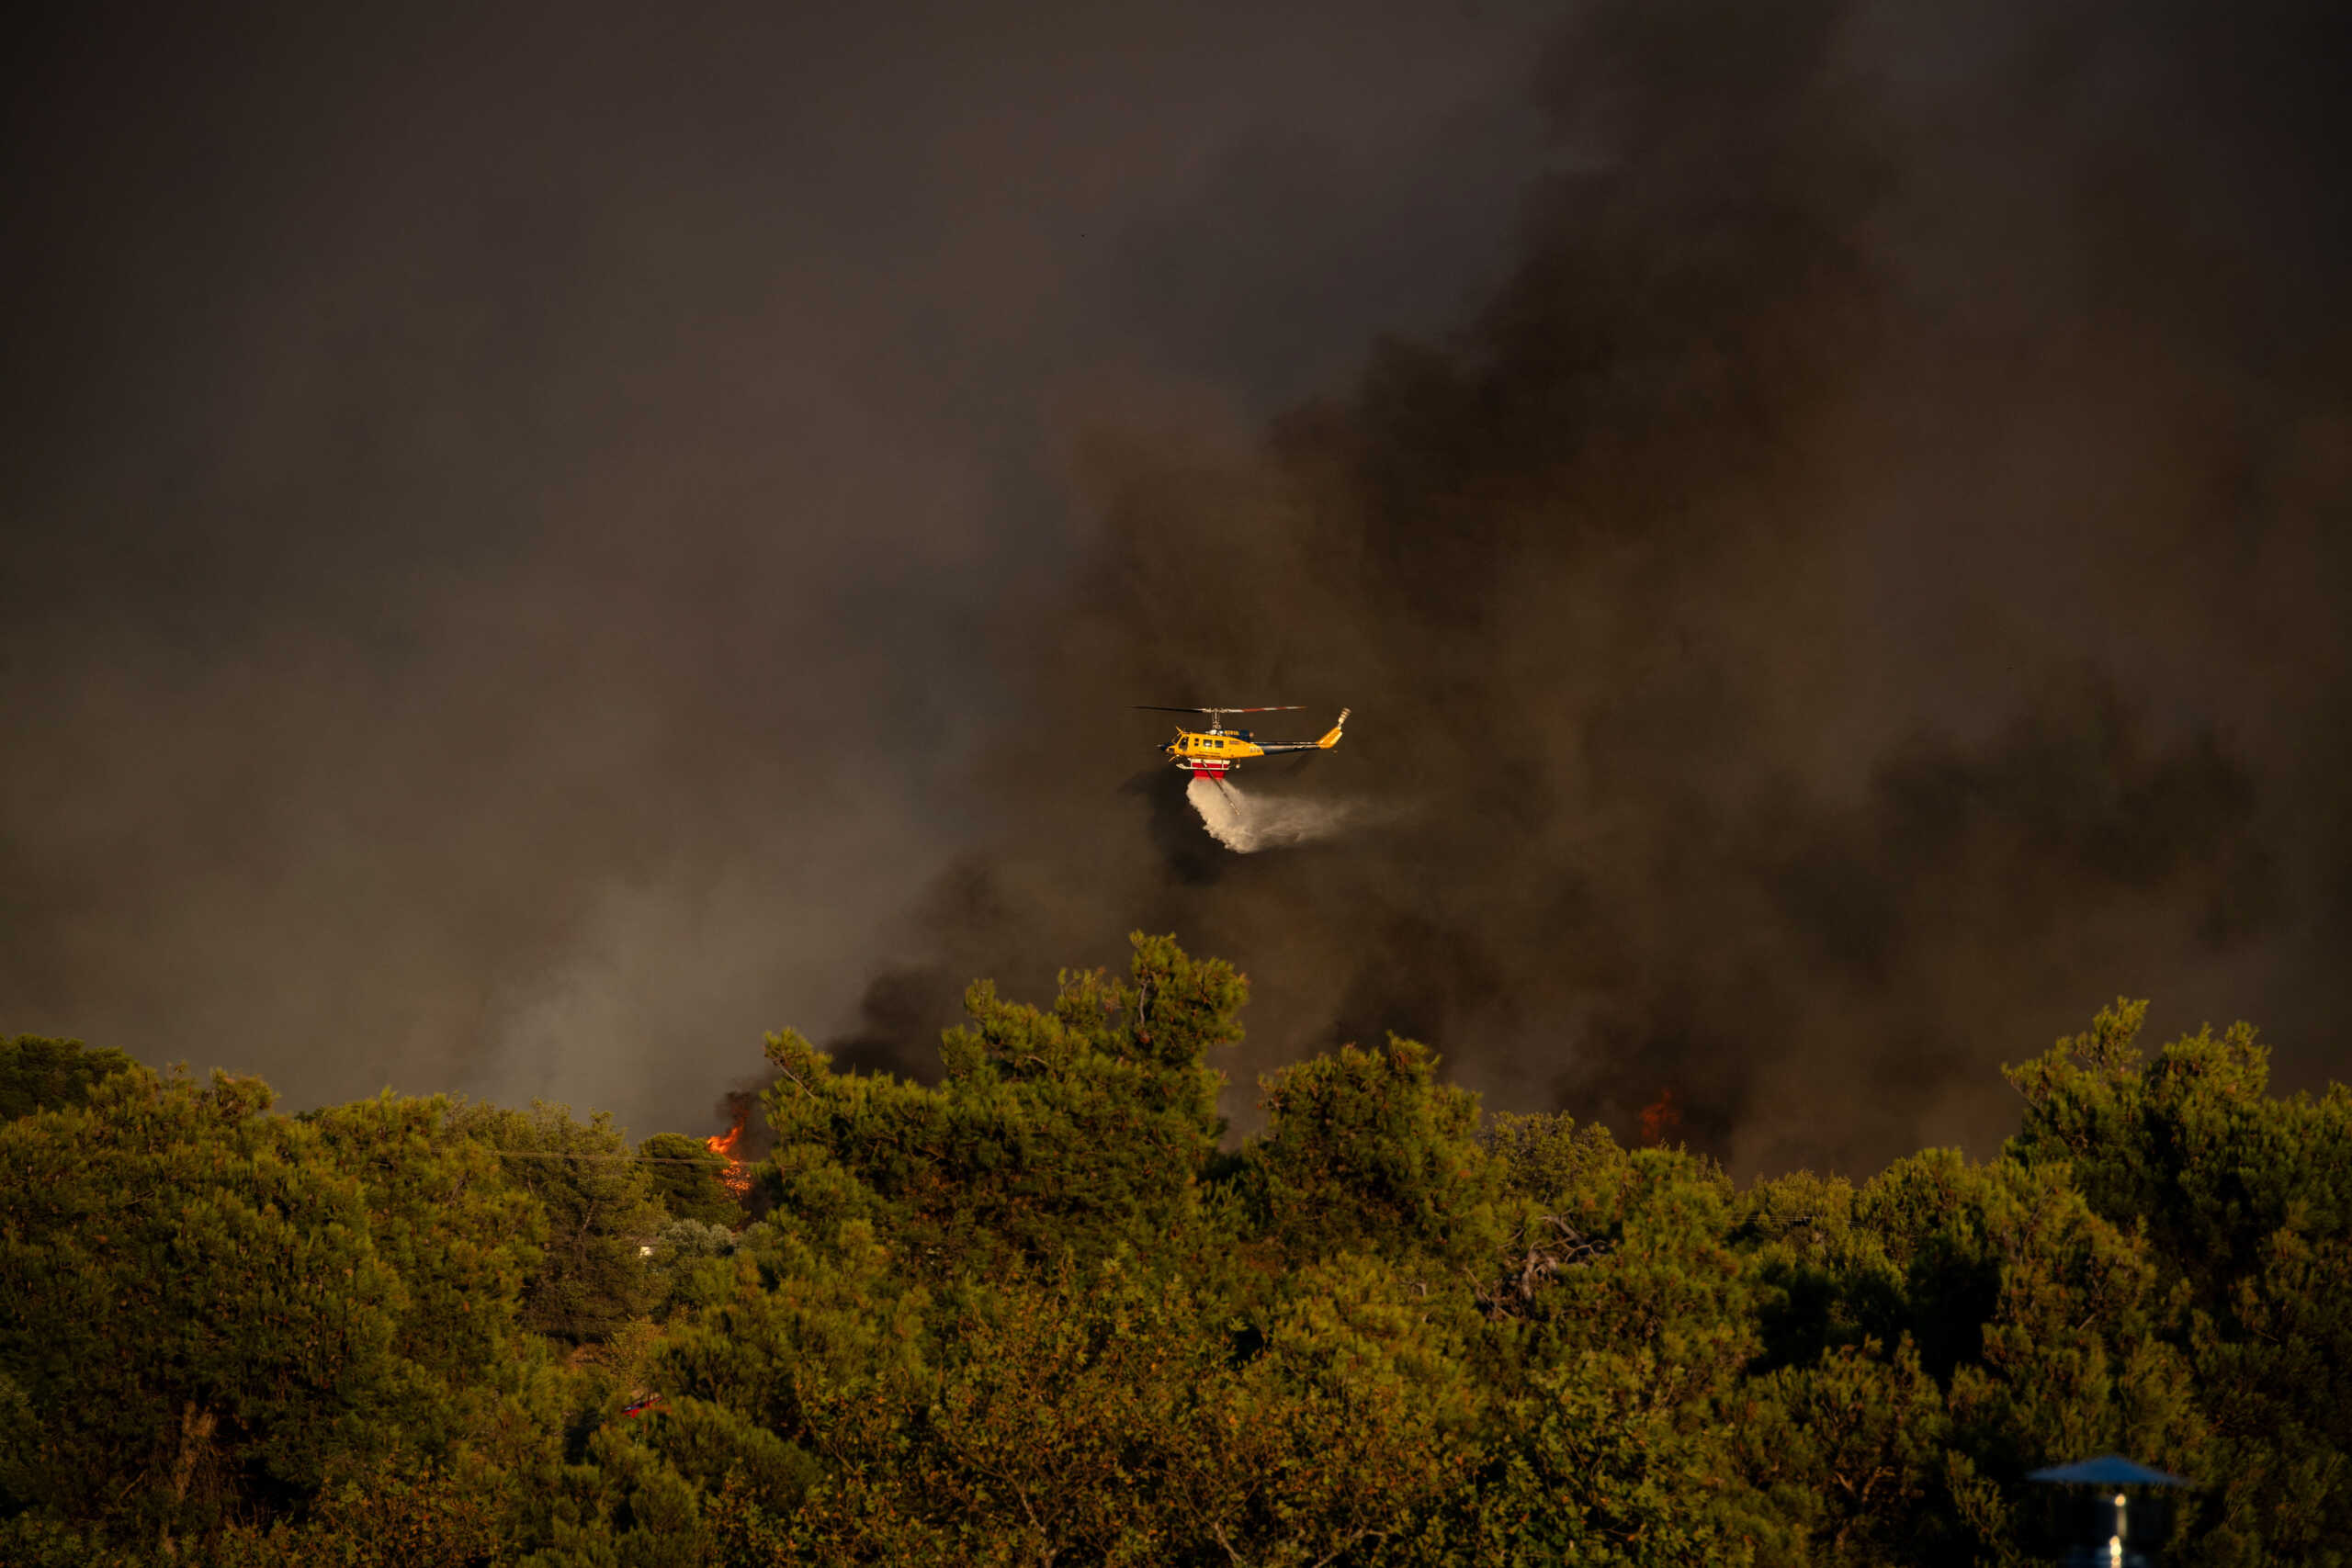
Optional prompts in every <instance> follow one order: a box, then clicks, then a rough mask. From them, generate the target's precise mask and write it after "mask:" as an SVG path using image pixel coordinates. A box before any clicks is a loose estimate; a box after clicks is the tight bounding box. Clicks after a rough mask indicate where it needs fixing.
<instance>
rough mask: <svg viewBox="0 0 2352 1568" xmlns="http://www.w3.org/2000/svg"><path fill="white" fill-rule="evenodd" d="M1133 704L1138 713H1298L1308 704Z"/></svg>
mask: <svg viewBox="0 0 2352 1568" xmlns="http://www.w3.org/2000/svg"><path fill="white" fill-rule="evenodd" d="M1305 708H1306V704H1305V703H1283V704H1282V705H1279V706H1275V707H1266V708H1171V707H1162V706H1160V705H1159V704H1157V703H1136V704H1134V705H1133V709H1134V711H1135V712H1136V713H1298V712H1301V711H1303V710H1304V709H1305Z"/></svg>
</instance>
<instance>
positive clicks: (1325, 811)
mask: <svg viewBox="0 0 2352 1568" xmlns="http://www.w3.org/2000/svg"><path fill="white" fill-rule="evenodd" d="M1184 798H1185V799H1187V800H1189V801H1191V802H1192V803H1193V810H1195V811H1197V812H1199V813H1200V814H1201V822H1202V824H1203V825H1204V827H1206V828H1207V829H1208V830H1209V836H1210V837H1211V838H1213V839H1215V840H1216V841H1217V842H1218V843H1220V844H1223V845H1224V846H1225V847H1226V848H1227V849H1228V850H1231V851H1232V852H1234V853H1235V854H1238V855H1246V854H1250V853H1252V852H1255V851H1258V850H1268V849H1276V848H1279V847H1281V846H1282V845H1284V844H1304V843H1306V842H1308V841H1309V840H1315V839H1322V838H1328V837H1329V836H1330V835H1331V834H1333V833H1336V832H1338V831H1339V830H1340V829H1342V828H1345V827H1346V826H1347V825H1348V824H1349V823H1350V822H1351V821H1353V820H1354V819H1355V818H1356V816H1357V811H1356V808H1355V807H1351V806H1344V805H1340V804H1339V803H1337V802H1333V801H1327V800H1282V799H1274V798H1270V797H1267V796H1263V795H1244V794H1242V793H1241V791H1240V790H1239V789H1238V788H1237V787H1235V786H1234V785H1233V784H1219V783H1218V782H1216V780H1214V779H1211V778H1206V777H1204V776H1203V775H1201V774H1199V773H1195V774H1193V780H1192V782H1191V783H1190V784H1186V785H1185V786H1184Z"/></svg>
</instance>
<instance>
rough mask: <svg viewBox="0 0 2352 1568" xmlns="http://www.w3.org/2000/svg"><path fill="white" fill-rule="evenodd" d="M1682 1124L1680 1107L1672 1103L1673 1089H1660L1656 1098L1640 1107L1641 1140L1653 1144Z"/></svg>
mask: <svg viewBox="0 0 2352 1568" xmlns="http://www.w3.org/2000/svg"><path fill="white" fill-rule="evenodd" d="M1681 1125H1682V1108H1681V1107H1680V1106H1679V1105H1677V1104H1675V1103H1674V1091H1673V1090H1672V1089H1660V1090H1658V1091H1657V1100H1653V1101H1651V1102H1650V1103H1649V1104H1647V1105H1645V1106H1644V1107H1642V1142H1644V1143H1645V1144H1655V1143H1658V1142H1660V1141H1662V1140H1663V1139H1664V1138H1665V1137H1666V1135H1667V1134H1668V1133H1671V1132H1674V1131H1675V1130H1676V1129H1678V1128H1679V1127H1680V1126H1681Z"/></svg>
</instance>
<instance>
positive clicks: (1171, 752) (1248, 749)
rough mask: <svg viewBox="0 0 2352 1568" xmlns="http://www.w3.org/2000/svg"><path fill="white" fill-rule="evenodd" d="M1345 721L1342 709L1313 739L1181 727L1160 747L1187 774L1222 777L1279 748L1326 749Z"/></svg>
mask: <svg viewBox="0 0 2352 1568" xmlns="http://www.w3.org/2000/svg"><path fill="white" fill-rule="evenodd" d="M1347 722H1348V710H1347V709H1346V708H1341V709H1340V717H1339V721H1338V722H1337V723H1335V724H1333V725H1332V726H1331V728H1329V730H1327V731H1325V732H1324V734H1323V736H1322V737H1321V739H1315V740H1267V741H1261V740H1259V739H1257V738H1256V737H1254V736H1252V735H1251V734H1250V731H1248V730H1246V729H1226V728H1221V727H1219V726H1216V725H1212V726H1211V727H1210V728H1206V729H1181V728H1180V729H1178V730H1177V731H1176V739H1173V740H1170V742H1169V743H1168V744H1167V745H1165V746H1163V747H1161V748H1160V750H1161V751H1162V752H1164V753H1165V754H1166V755H1167V757H1168V759H1169V760H1170V761H1172V762H1174V763H1175V764H1176V765H1177V766H1178V767H1179V768H1182V770H1183V771H1184V772H1186V773H1192V774H1194V775H1196V776H1201V777H1206V778H1212V779H1217V780H1222V779H1223V778H1224V777H1225V775H1226V774H1227V773H1231V772H1233V770H1234V769H1235V768H1236V767H1237V766H1238V765H1239V764H1241V763H1242V762H1245V761H1249V760H1250V758H1252V757H1267V756H1272V755H1273V754H1274V753H1276V752H1278V751H1329V750H1330V749H1331V748H1332V747H1334V746H1337V745H1338V744H1339V743H1340V730H1341V729H1342V728H1345V727H1346V725H1347Z"/></svg>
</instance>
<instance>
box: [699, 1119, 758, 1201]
mask: <svg viewBox="0 0 2352 1568" xmlns="http://www.w3.org/2000/svg"><path fill="white" fill-rule="evenodd" d="M745 1113H746V1112H745V1111H736V1112H735V1125H733V1126H732V1127H729V1128H728V1129H727V1131H726V1132H724V1133H719V1134H714V1135H712V1136H710V1137H707V1138H705V1139H704V1140H703V1141H702V1146H703V1147H704V1148H707V1149H708V1150H709V1151H710V1152H711V1153H712V1154H715V1155H718V1156H721V1157H723V1158H724V1159H725V1160H726V1161H727V1168H726V1169H725V1170H722V1171H720V1172H719V1173H718V1184H719V1185H720V1186H721V1187H724V1188H726V1189H727V1190H729V1192H732V1193H733V1194H735V1196H736V1197H737V1198H738V1199H741V1198H745V1197H748V1196H750V1194H751V1190H752V1171H751V1168H750V1167H748V1166H746V1165H745V1164H744V1163H743V1161H742V1159H741V1157H740V1156H738V1155H737V1154H736V1153H735V1145H738V1144H740V1143H741V1142H742V1141H743V1118H744V1115H745Z"/></svg>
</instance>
